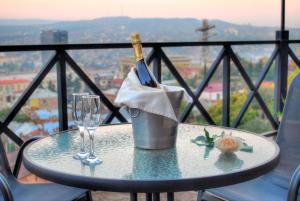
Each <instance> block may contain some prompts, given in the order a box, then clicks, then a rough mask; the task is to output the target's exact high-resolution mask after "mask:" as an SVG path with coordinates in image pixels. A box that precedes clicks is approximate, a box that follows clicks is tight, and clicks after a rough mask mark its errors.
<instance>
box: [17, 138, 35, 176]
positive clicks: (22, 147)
mask: <svg viewBox="0 0 300 201" xmlns="http://www.w3.org/2000/svg"><path fill="white" fill-rule="evenodd" d="M40 138H41V137H33V138H31V139H29V140H27V141H26V142H24V143H23V144H22V146H21V147H20V150H19V153H18V156H17V160H16V164H15V167H14V171H13V175H14V176H15V177H16V178H18V175H19V171H20V168H21V165H22V161H23V152H24V149H25V147H27V145H29V144H30V143H31V142H33V141H35V140H38V139H40Z"/></svg>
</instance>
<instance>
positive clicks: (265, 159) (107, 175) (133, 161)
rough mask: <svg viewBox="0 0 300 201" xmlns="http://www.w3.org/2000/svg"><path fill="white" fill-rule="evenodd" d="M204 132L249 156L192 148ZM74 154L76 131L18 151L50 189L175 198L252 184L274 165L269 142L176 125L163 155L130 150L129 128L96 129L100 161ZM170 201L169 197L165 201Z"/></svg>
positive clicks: (238, 133) (243, 133)
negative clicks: (239, 143) (229, 139)
mask: <svg viewBox="0 0 300 201" xmlns="http://www.w3.org/2000/svg"><path fill="white" fill-rule="evenodd" d="M204 128H206V129H207V130H208V131H209V132H211V133H212V134H221V132H222V131H225V133H230V132H231V133H232V135H233V136H238V137H241V138H243V139H244V140H245V142H246V143H247V144H248V145H251V146H253V152H243V151H238V152H235V153H233V154H222V153H221V152H220V151H219V150H218V149H216V148H212V149H211V148H208V147H205V146H198V145H196V144H194V143H192V142H191V140H192V139H194V138H195V137H197V136H199V135H200V134H202V133H203V129H204ZM79 149H80V136H79V133H78V131H77V130H72V131H66V132H60V133H58V134H54V135H51V136H48V137H45V138H42V139H40V140H38V141H35V142H33V143H32V144H31V145H29V146H28V147H27V148H26V149H25V151H24V164H25V166H26V168H28V170H29V171H31V172H32V173H34V174H36V175H38V176H40V177H42V178H44V179H47V180H49V181H53V182H56V183H60V184H64V185H69V186H74V187H80V188H87V189H91V190H101V191H112V192H132V193H133V192H134V193H136V192H145V193H158V192H177V191H190V190H203V189H209V188H215V187H221V186H225V185H230V184H235V183H239V182H243V181H246V180H250V179H253V178H255V177H258V176H260V175H262V174H265V173H267V172H269V171H270V170H272V169H273V168H274V167H275V166H276V165H277V163H278V161H279V147H278V146H277V144H276V143H274V142H273V141H271V140H269V139H266V138H264V137H261V136H258V135H255V134H253V133H249V132H246V131H241V130H235V129H229V128H222V127H216V126H201V125H189V124H180V125H179V127H178V137H177V145H176V147H175V148H172V149H166V150H142V149H137V148H134V145H133V137H132V126H131V124H122V125H109V126H101V127H99V128H98V129H97V131H96V134H95V153H96V155H97V156H98V158H99V159H101V160H102V161H103V163H102V164H100V165H97V166H86V165H84V164H82V163H81V162H80V161H79V160H75V159H73V155H74V154H75V153H77V152H78V150H79ZM170 197H172V196H170Z"/></svg>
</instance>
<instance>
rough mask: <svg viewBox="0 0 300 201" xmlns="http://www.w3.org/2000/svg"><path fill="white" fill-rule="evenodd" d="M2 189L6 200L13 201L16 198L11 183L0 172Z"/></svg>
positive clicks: (0, 186)
mask: <svg viewBox="0 0 300 201" xmlns="http://www.w3.org/2000/svg"><path fill="white" fill-rule="evenodd" d="M0 190H1V193H2V196H3V198H4V201H13V200H14V198H13V196H12V193H11V190H10V187H9V184H8V182H7V180H6V179H5V177H4V176H3V175H2V174H1V173H0Z"/></svg>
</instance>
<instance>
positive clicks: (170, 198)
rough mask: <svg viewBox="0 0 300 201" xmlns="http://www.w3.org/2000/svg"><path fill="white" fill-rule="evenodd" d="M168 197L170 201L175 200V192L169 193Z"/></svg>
mask: <svg viewBox="0 0 300 201" xmlns="http://www.w3.org/2000/svg"><path fill="white" fill-rule="evenodd" d="M167 198H168V199H167V200H168V201H174V193H172V192H169V193H167Z"/></svg>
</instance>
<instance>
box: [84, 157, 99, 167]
mask: <svg viewBox="0 0 300 201" xmlns="http://www.w3.org/2000/svg"><path fill="white" fill-rule="evenodd" d="M82 163H83V164H85V165H91V166H93V165H99V164H101V163H102V161H101V160H99V159H98V158H97V157H95V158H89V157H88V158H86V159H84V160H83V161H82Z"/></svg>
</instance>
